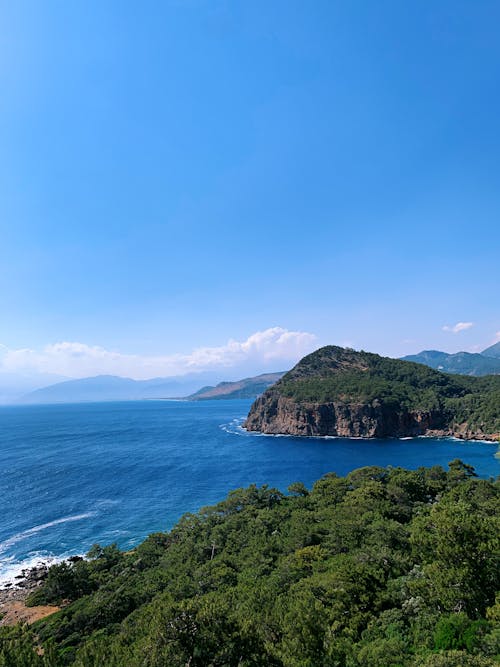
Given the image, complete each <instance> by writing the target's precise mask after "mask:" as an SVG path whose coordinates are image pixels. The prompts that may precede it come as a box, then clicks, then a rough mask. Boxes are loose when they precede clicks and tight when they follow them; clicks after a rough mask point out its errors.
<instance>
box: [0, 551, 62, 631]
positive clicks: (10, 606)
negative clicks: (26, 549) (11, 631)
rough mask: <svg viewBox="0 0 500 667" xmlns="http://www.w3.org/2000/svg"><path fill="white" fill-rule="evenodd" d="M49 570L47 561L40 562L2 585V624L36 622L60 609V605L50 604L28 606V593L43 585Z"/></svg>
mask: <svg viewBox="0 0 500 667" xmlns="http://www.w3.org/2000/svg"><path fill="white" fill-rule="evenodd" d="M48 570H49V565H48V564H47V563H40V565H37V566H36V567H33V568H30V569H27V570H23V571H22V572H21V574H20V575H18V576H17V577H16V580H15V582H8V583H5V584H3V585H2V587H0V626H2V625H16V624H17V623H20V622H23V623H34V622H35V621H37V620H39V619H40V618H44V617H45V616H49V615H50V614H53V613H54V612H56V611H59V607H54V606H49V605H44V606H37V607H27V606H26V599H27V597H28V595H29V594H30V593H32V592H33V591H34V590H36V589H37V588H38V587H39V586H41V585H42V583H43V581H44V579H45V578H46V576H47V573H48Z"/></svg>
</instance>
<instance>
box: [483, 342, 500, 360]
mask: <svg viewBox="0 0 500 667" xmlns="http://www.w3.org/2000/svg"><path fill="white" fill-rule="evenodd" d="M481 354H484V356H485V357H493V358H495V359H500V341H498V343H495V344H494V345H491V346H490V347H487V348H486V350H483V351H482V352H481Z"/></svg>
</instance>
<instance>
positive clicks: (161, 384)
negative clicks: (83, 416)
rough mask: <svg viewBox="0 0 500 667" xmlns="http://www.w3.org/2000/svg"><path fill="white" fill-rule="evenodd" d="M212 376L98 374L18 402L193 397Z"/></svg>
mask: <svg viewBox="0 0 500 667" xmlns="http://www.w3.org/2000/svg"><path fill="white" fill-rule="evenodd" d="M213 378H214V375H213V373H210V374H209V373H191V374H189V375H182V376H178V377H170V378H153V379H151V380H132V379H131V378H123V377H117V376H115V375H97V376H96V377H89V378H82V379H79V380H67V381H66V382H58V383H57V384H53V385H49V386H48V387H43V388H41V389H37V390H36V391H32V392H30V393H28V394H26V395H24V396H22V397H21V398H20V399H19V400H17V401H16V402H17V403H24V404H28V403H30V404H31V403H81V402H89V401H128V400H137V399H144V398H178V397H182V396H186V395H188V394H192V393H193V392H194V391H196V390H198V389H199V388H200V386H203V385H204V384H206V383H207V381H209V382H210V381H213Z"/></svg>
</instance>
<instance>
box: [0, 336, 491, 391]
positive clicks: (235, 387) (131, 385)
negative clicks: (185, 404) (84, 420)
mask: <svg viewBox="0 0 500 667" xmlns="http://www.w3.org/2000/svg"><path fill="white" fill-rule="evenodd" d="M402 359H403V361H413V362H416V363H419V364H424V365H426V366H430V367H431V368H434V369H436V370H439V371H443V372H445V373H458V374H461V375H474V376H479V375H490V374H493V375H498V374H500V342H499V343H495V344H494V345H492V346H491V347H488V348H487V349H485V350H483V351H482V352H481V353H471V352H457V353H455V354H448V353H447V352H440V351H439V350H423V351H422V352H419V353H418V354H413V355H409V356H406V357H403V358H402ZM3 375H4V376H5V378H6V379H8V381H9V382H8V383H7V380H6V381H5V383H4V384H5V389H4V388H3V386H2V382H1V379H2V376H1V375H0V403H8V402H16V403H22V404H35V403H74V402H76V403H78V402H86V401H113V400H114V401H117V400H118V401H119V400H123V401H125V400H138V399H155V398H156V399H158V398H184V399H185V400H190V401H201V400H209V399H229V398H256V397H257V396H258V395H259V394H262V393H263V392H264V391H265V390H266V389H267V388H268V387H270V386H271V385H273V384H274V383H275V382H277V381H278V380H279V379H280V378H281V377H282V376H283V375H284V372H276V373H263V374H261V375H257V376H253V377H246V378H244V379H242V380H240V379H236V380H233V381H227V380H226V381H224V382H220V380H222V378H221V377H220V375H221V373H220V372H219V377H217V375H216V373H215V372H202V373H190V374H188V375H182V376H174V377H166V378H153V379H150V380H133V379H131V378H124V377H118V376H115V375H98V376H95V377H88V378H82V379H76V380H74V379H73V380H69V379H64V378H60V377H58V376H49V375H45V376H42V375H40V377H39V378H37V382H36V384H35V387H32V386H30V384H29V382H28V381H27V380H23V378H22V377H21V378H13V377H11V376H10V375H9V376H7V375H6V374H3ZM15 380H16V382H17V384H16V382H15ZM51 380H52V382H53V381H54V380H63V381H58V382H56V383H55V384H47V383H48V382H50V381H51ZM217 383H218V384H217ZM7 384H8V385H9V386H8V387H7ZM44 384H47V386H43V385H44ZM36 385H38V386H36ZM31 389H34V390H33V391H30V390H31Z"/></svg>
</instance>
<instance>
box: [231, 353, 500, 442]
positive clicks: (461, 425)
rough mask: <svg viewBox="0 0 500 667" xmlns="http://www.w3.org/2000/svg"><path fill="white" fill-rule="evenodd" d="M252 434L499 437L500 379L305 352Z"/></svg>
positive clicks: (268, 397)
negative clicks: (257, 432)
mask: <svg viewBox="0 0 500 667" xmlns="http://www.w3.org/2000/svg"><path fill="white" fill-rule="evenodd" d="M244 426H245V428H247V429H248V430H249V431H261V432H264V433H276V434H278V433H283V434H288V435H305V436H312V435H317V436H324V435H333V436H342V437H362V438H370V437H406V436H416V435H438V436H440V435H443V436H444V435H454V436H457V437H461V438H477V439H490V440H496V439H498V438H499V437H500V376H491V375H490V376H486V377H481V378H475V377H469V376H462V375H448V374H445V373H441V372H439V371H436V370H433V369H431V368H428V367H427V366H424V365H421V364H417V363H413V362H409V361H402V360H400V359H389V358H387V357H381V356H379V355H377V354H371V353H368V352H356V351H354V350H350V349H344V348H341V347H335V346H328V347H323V348H321V349H319V350H317V351H316V352H313V353H312V354H310V355H308V356H306V357H304V358H303V359H302V360H301V361H300V362H299V363H298V364H297V365H296V366H295V367H294V368H293V369H292V370H291V371H289V372H288V373H286V374H285V375H284V376H283V377H282V378H281V380H279V381H278V382H277V383H276V384H275V385H274V386H273V387H271V388H270V389H268V390H266V391H265V392H264V394H263V395H262V396H261V397H259V398H258V399H257V400H256V401H255V402H254V404H253V405H252V407H251V409H250V412H249V415H248V417H247V420H246V422H245V424H244Z"/></svg>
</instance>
